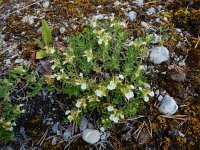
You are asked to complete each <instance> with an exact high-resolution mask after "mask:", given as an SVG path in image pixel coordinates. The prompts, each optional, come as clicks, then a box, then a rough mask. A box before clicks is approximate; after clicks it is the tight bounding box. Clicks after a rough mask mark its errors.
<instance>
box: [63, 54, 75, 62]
mask: <svg viewBox="0 0 200 150" xmlns="http://www.w3.org/2000/svg"><path fill="white" fill-rule="evenodd" d="M63 55H65V60H64V61H63V65H65V64H67V63H72V62H73V60H74V58H75V56H74V55H69V54H67V53H63Z"/></svg>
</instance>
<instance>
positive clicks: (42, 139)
mask: <svg viewBox="0 0 200 150" xmlns="http://www.w3.org/2000/svg"><path fill="white" fill-rule="evenodd" d="M47 134H48V129H47V130H46V131H45V133H44V134H43V136H42V137H41V138H40V140H39V141H38V142H37V145H40V146H42V143H43V142H44V140H45V138H46V136H47Z"/></svg>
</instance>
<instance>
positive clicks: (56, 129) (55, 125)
mask: <svg viewBox="0 0 200 150" xmlns="http://www.w3.org/2000/svg"><path fill="white" fill-rule="evenodd" d="M58 126H59V122H57V123H55V124H54V125H53V127H52V130H53V132H54V133H57V131H58Z"/></svg>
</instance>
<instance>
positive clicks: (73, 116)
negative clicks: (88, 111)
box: [65, 109, 81, 121]
mask: <svg viewBox="0 0 200 150" xmlns="http://www.w3.org/2000/svg"><path fill="white" fill-rule="evenodd" d="M80 113H81V111H80V110H79V109H76V110H75V109H73V110H67V111H66V112H65V115H67V116H68V117H67V118H68V119H69V121H73V120H76V119H77V118H78V116H79V115H80Z"/></svg>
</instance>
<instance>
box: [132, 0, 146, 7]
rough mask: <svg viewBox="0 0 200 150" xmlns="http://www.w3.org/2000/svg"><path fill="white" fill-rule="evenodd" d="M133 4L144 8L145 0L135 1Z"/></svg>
mask: <svg viewBox="0 0 200 150" xmlns="http://www.w3.org/2000/svg"><path fill="white" fill-rule="evenodd" d="M133 3H135V4H137V5H138V6H142V5H143V4H144V3H143V0H135V1H133Z"/></svg>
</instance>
